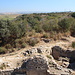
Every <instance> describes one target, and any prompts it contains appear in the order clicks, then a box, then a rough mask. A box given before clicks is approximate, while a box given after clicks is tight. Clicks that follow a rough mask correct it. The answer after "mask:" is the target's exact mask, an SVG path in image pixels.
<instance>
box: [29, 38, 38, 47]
mask: <svg viewBox="0 0 75 75" xmlns="http://www.w3.org/2000/svg"><path fill="white" fill-rule="evenodd" d="M38 42H39V40H38V39H37V38H30V39H29V41H28V43H29V45H31V46H35V44H37V43H38Z"/></svg>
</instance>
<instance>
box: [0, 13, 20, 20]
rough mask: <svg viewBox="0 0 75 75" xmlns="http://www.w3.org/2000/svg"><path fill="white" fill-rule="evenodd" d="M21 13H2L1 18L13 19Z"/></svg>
mask: <svg viewBox="0 0 75 75" xmlns="http://www.w3.org/2000/svg"><path fill="white" fill-rule="evenodd" d="M19 15H20V14H0V19H2V20H13V19H14V18H16V17H17V16H19Z"/></svg>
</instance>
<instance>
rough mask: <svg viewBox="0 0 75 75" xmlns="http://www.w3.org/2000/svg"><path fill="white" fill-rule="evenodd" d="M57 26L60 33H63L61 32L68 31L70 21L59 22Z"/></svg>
mask: <svg viewBox="0 0 75 75" xmlns="http://www.w3.org/2000/svg"><path fill="white" fill-rule="evenodd" d="M58 25H59V28H60V31H63V32H67V31H69V30H70V27H71V23H70V21H69V20H68V19H66V18H65V19H63V20H61V21H59V23H58Z"/></svg>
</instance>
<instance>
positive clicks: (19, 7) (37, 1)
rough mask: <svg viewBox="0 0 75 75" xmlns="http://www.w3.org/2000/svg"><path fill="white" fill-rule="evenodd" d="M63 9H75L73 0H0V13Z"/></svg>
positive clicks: (57, 10) (61, 10) (56, 10)
mask: <svg viewBox="0 0 75 75" xmlns="http://www.w3.org/2000/svg"><path fill="white" fill-rule="evenodd" d="M63 11H75V0H0V13H4V12H63Z"/></svg>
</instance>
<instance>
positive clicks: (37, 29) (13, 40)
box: [0, 12, 75, 53]
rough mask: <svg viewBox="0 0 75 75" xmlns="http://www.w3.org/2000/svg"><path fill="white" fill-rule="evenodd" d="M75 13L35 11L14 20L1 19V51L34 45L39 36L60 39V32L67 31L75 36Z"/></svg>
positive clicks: (64, 32)
mask: <svg viewBox="0 0 75 75" xmlns="http://www.w3.org/2000/svg"><path fill="white" fill-rule="evenodd" d="M74 15H75V13H68V12H67V13H66V12H62V13H33V14H23V15H21V16H18V17H16V18H15V19H13V20H0V53H7V52H11V51H13V49H14V48H17V49H21V48H25V47H26V46H27V45H31V46H34V45H35V44H36V43H38V42H39V41H38V40H37V38H38V37H40V38H41V37H44V38H45V37H46V38H54V39H59V38H60V36H61V35H60V34H63V35H64V34H66V33H69V35H70V34H71V35H72V36H75V18H74V17H75V16H74ZM38 34H40V36H39V35H38ZM3 47H4V48H3ZM10 49H11V50H10ZM2 51H3V52H2Z"/></svg>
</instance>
